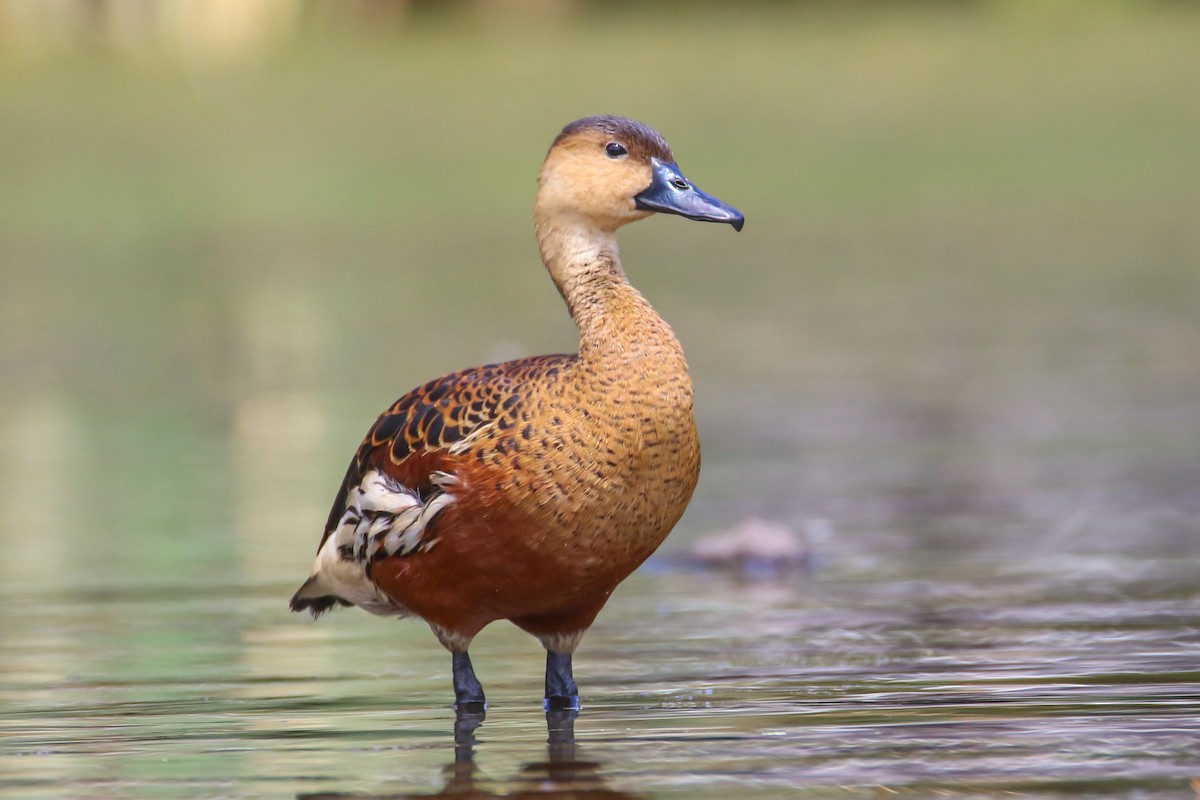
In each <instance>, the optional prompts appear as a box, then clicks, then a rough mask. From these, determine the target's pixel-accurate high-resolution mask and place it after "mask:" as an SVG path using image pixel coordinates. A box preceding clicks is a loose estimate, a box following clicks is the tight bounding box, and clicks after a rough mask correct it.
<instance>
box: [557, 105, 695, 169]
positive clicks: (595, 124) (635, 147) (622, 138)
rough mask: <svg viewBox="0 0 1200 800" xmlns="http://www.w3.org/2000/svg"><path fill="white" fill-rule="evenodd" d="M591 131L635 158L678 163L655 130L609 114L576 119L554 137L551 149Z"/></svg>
mask: <svg viewBox="0 0 1200 800" xmlns="http://www.w3.org/2000/svg"><path fill="white" fill-rule="evenodd" d="M589 131H596V132H598V133H600V134H601V135H602V136H603V137H605V138H606V139H608V140H611V141H615V142H620V143H621V144H623V145H625V148H626V149H627V150H628V151H629V155H630V156H632V157H634V158H641V159H644V160H646V161H649V160H650V159H651V158H657V159H659V160H660V161H667V162H673V161H674V160H675V155H674V154H673V153H672V152H671V145H669V144H667V140H666V139H664V138H663V136H662V134H661V133H659V132H658V131H656V130H654V128H651V127H650V126H649V125H646V124H644V123H641V122H638V121H637V120H633V119H628V118H626V117H615V116H611V115H608V114H604V115H600V116H595V117H584V118H583V119H577V120H575V121H574V122H572V123H571V124H569V125H567V127H565V128H563V129H562V133H560V134H558V136H557V137H555V139H554V143H553V144H552V145H550V149H551V150H553V149H554V148H555V147H557V146H558V145H559V144H561V143H562V142H564V141H566V140H567V139H570V138H571V137H573V136H578V135H580V134H583V133H587V132H589Z"/></svg>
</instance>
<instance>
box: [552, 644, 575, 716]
mask: <svg viewBox="0 0 1200 800" xmlns="http://www.w3.org/2000/svg"><path fill="white" fill-rule="evenodd" d="M562 708H572V709H577V708H579V689H578V687H576V686H575V677H574V676H573V675H572V674H571V654H570V653H556V652H554V651H553V650H547V651H546V710H547V711H550V710H552V709H562Z"/></svg>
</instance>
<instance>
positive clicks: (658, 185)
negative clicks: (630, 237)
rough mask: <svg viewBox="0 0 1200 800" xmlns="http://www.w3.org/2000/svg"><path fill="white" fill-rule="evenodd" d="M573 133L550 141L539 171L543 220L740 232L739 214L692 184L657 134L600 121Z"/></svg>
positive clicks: (582, 124) (635, 125)
mask: <svg viewBox="0 0 1200 800" xmlns="http://www.w3.org/2000/svg"><path fill="white" fill-rule="evenodd" d="M575 126H577V127H572V126H568V127H567V129H565V130H564V131H563V133H562V134H561V135H560V136H559V138H558V139H556V140H555V142H554V145H553V146H552V147H551V148H550V153H549V155H548V156H547V157H546V163H545V164H544V165H543V167H542V174H541V177H540V179H539V191H538V208H539V210H540V211H541V212H542V213H549V214H551V215H558V216H559V218H562V217H582V218H584V219H585V220H587V221H588V222H590V223H591V224H592V225H595V226H596V227H598V228H600V229H601V230H604V231H608V232H612V231H614V230H616V229H617V228H618V227H620V226H621V225H625V224H626V223H629V222H633V221H635V220H639V219H643V218H645V217H647V216H649V215H650V214H652V213H654V212H656V211H657V212H662V213H666V214H679V215H680V216H683V217H687V218H688V219H695V220H703V221H706V222H727V223H729V224H730V225H732V226H733V227H734V229H736V230H741V228H742V224H743V222H744V217H743V216H742V213H741V212H740V211H738V210H737V209H736V208H734V207H733V206H730V205H728V204H726V203H723V202H721V201H720V200H718V199H717V198H715V197H713V196H712V195H709V194H706V193H704V192H702V191H700V190H699V189H697V188H696V187H695V186H694V185H692V183H691V182H690V181H689V180H688V179H687V178H685V177H684V175H683V173H682V172H681V171H680V169H679V166H678V165H677V164H676V163H675V156H674V154H673V153H672V152H671V147H670V145H668V144H667V143H666V141H665V140H664V139H663V138H662V136H660V135H659V134H658V133H657V132H656V131H654V130H652V129H650V128H647V127H645V126H642V125H640V124H638V123H632V122H630V121H628V120H620V121H614V120H613V119H612V118H603V117H599V118H588V119H584V120H580V121H579V122H578V123H575Z"/></svg>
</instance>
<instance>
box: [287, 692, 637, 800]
mask: <svg viewBox="0 0 1200 800" xmlns="http://www.w3.org/2000/svg"><path fill="white" fill-rule="evenodd" d="M578 715H579V712H578V711H577V710H575V709H553V710H550V711H547V712H546V760H545V761H535V762H531V763H528V764H525V765H524V766H523V767H522V768H521V770H520V777H519V778H518V779H517V780H516V782H517V783H519V784H521V785H520V786H519V788H516V789H515V790H514V789H512V788H511V787H506V788H505V789H504V790H503V791H500V792H493V791H491V790H489V789H488V788H487V787H485V786H482V785H479V784H478V783H477V773H476V767H475V745H476V744H477V740H476V738H475V732H476V731H477V730H478V729H479V726H480V725H482V724H483V721H484V718H485V717H486V713H485V712H483V711H466V712H460V713H459V714H458V716H457V718H456V719H455V721H454V760H453V761H452V762H450V763H449V764H447V765H446V768H445V770H444V773H445V778H446V783H445V786H443V787H442V789H441V791H438V792H434V793H430V794H427V793H411V792H407V793H402V794H392V793H388V794H359V793H343V792H317V793H313V794H299V795H297V796H296V797H297V800H337V799H338V798H344V800H351V798H353V800H372V799H374V800H401V799H402V798H416V797H465V798H477V800H482V799H483V798H495V797H505V798H509V799H510V800H512V799H513V798H516V799H517V800H520V798H530V797H538V798H559V800H565V798H595V799H596V800H599V799H600V798H607V799H608V800H619V799H620V798H624V800H639V798H641V797H642V796H641V795H634V794H629V793H628V792H622V791H617V790H616V789H610V788H608V787H607V786H606V785H605V782H604V776H603V775H602V774H601V773H600V764H599V763H597V762H595V761H584V760H581V759H580V758H579V757H578V755H577V754H576V745H575V717H577V716H578Z"/></svg>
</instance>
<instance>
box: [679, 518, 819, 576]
mask: <svg viewBox="0 0 1200 800" xmlns="http://www.w3.org/2000/svg"><path fill="white" fill-rule="evenodd" d="M821 522H822V523H823V522H824V521H821ZM664 562H665V563H664ZM659 563H660V566H668V567H676V568H690V569H700V570H724V571H732V572H737V573H741V574H743V575H746V576H748V577H770V576H774V575H778V574H779V573H782V572H787V571H791V570H798V569H804V568H807V567H809V566H811V563H812V553H811V550H810V549H809V547H808V545H807V544H806V543H805V541H804V538H803V537H801V536H800V535H799V534H797V533H796V532H795V531H794V530H792V528H791V527H789V526H787V525H784V524H783V523H780V522H772V521H770V520H765V519H761V518H759V517H748V518H747V519H745V520H743V521H742V522H741V523H740V524H738V525H737V526H735V527H733V528H730V529H729V530H727V531H723V532H721V533H714V534H712V535H710V536H705V537H704V538H702V539H700V540H699V541H697V542H696V543H695V544H694V545H692V546H691V547H690V548H688V549H687V550H686V551H684V552H682V553H675V554H673V555H669V556H664V557H663V558H661V559H659Z"/></svg>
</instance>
